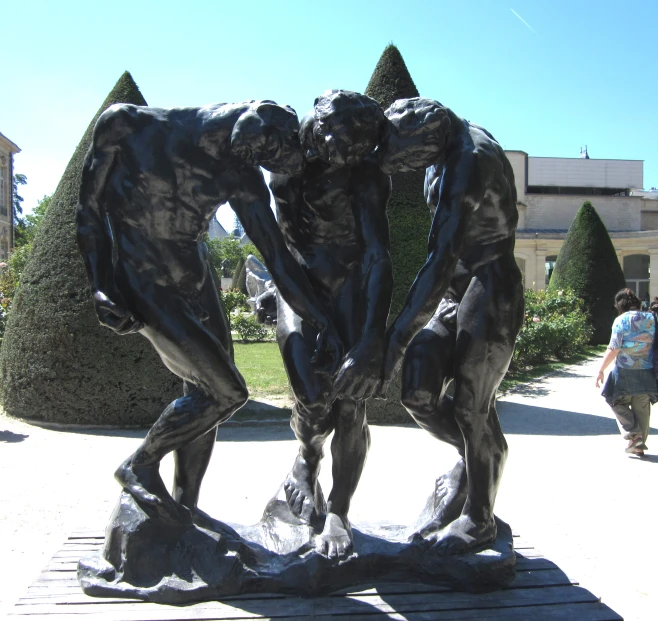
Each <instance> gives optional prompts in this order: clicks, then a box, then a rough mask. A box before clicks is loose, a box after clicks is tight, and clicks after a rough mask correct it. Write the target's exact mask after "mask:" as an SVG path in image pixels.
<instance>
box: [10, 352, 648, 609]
mask: <svg viewBox="0 0 658 621" xmlns="http://www.w3.org/2000/svg"><path fill="white" fill-rule="evenodd" d="M598 364H599V362H598V361H590V362H586V363H583V364H580V365H575V366H571V367H567V368H566V369H564V370H563V371H561V372H559V373H556V374H554V375H551V376H549V377H547V378H544V379H542V380H539V381H536V382H534V383H532V384H531V385H528V386H527V387H525V388H524V389H522V390H517V391H515V392H513V393H509V394H508V395H506V396H504V397H503V398H501V399H500V400H499V413H500V418H501V422H502V425H503V428H504V430H505V432H506V436H507V440H508V443H509V445H510V456H509V459H508V462H507V467H506V470H505V476H504V478H503V482H502V485H501V489H500V493H499V496H498V501H497V504H496V513H497V514H498V515H499V516H500V517H501V518H502V519H504V520H505V521H507V522H509V523H510V524H511V525H512V527H513V528H514V530H515V531H517V532H518V533H520V534H521V535H522V536H523V538H524V539H525V540H527V541H529V542H531V543H532V544H533V545H535V547H537V548H538V549H539V550H540V551H541V552H542V553H543V554H544V555H545V556H546V557H547V558H548V559H550V560H552V561H553V562H555V563H556V564H557V565H559V566H560V567H561V568H562V569H563V570H564V571H565V572H566V573H567V574H568V575H569V576H571V577H573V578H575V579H577V580H578V581H579V582H580V583H581V585H582V586H583V587H585V588H587V589H589V590H590V591H592V592H593V593H595V594H596V595H599V596H601V597H602V599H603V601H604V602H605V603H606V604H608V605H609V606H610V607H611V608H613V609H614V610H615V611H617V612H618V613H619V614H621V615H622V616H623V617H624V618H625V619H626V620H627V621H630V620H635V619H643V620H644V619H653V618H656V616H655V615H656V612H655V611H656V610H658V585H657V584H656V581H655V578H654V574H655V571H653V568H652V560H653V559H654V558H658V538H656V537H655V536H654V534H655V527H654V523H655V521H656V516H658V511H657V509H658V502H657V500H656V497H657V496H656V491H655V488H656V482H657V480H658V478H657V477H658V456H657V455H656V452H654V451H652V449H658V443H657V444H656V445H655V446H652V444H653V442H651V440H652V438H650V445H649V446H650V450H649V453H648V456H647V457H646V458H645V459H644V460H639V459H636V458H629V457H628V456H626V455H625V454H624V451H623V449H624V445H625V443H624V441H623V440H622V439H621V436H620V435H619V434H618V432H617V427H616V425H615V422H614V418H613V416H612V413H611V411H610V410H609V408H608V407H607V406H606V404H605V402H604V401H603V399H602V397H600V396H599V391H598V390H597V389H596V388H594V375H595V372H596V369H597V365H598ZM371 431H372V449H371V452H370V455H369V457H368V463H367V465H366V469H365V472H364V474H363V477H362V480H361V484H360V486H359V489H358V491H357V493H356V495H355V497H354V501H353V506H352V511H351V517H352V520H353V521H354V522H355V523H357V524H358V522H359V521H382V520H386V521H390V522H397V523H410V522H411V521H413V520H414V519H415V517H416V515H417V514H418V512H419V511H420V509H421V508H422V506H423V504H424V501H425V498H426V497H427V495H428V494H429V492H430V491H431V489H432V486H433V480H434V478H435V477H436V476H437V475H438V474H440V473H441V472H442V471H443V470H444V469H445V468H446V467H447V466H448V465H449V464H450V463H451V462H452V461H453V459H454V454H452V453H451V451H450V450H449V449H447V448H445V447H444V446H442V445H440V444H439V443H437V442H435V441H433V440H432V439H431V438H430V437H429V436H428V435H427V434H425V433H423V432H422V431H420V430H419V429H417V428H415V427H414V426H411V425H410V426H391V427H378V426H373V427H372V428H371ZM655 433H656V430H655V429H652V434H655ZM143 435H144V433H143V432H139V431H120V430H117V431H93V430H77V431H74V432H71V431H53V430H49V429H43V428H40V427H36V426H32V425H27V424H25V423H23V422H20V421H17V420H15V419H10V418H7V417H0V471H1V472H2V473H3V477H2V497H3V498H2V500H3V502H2V503H0V558H1V559H2V563H0V614H2V612H3V611H5V612H6V610H8V609H9V608H10V607H11V606H12V605H13V603H14V602H15V600H16V599H17V598H18V597H20V596H21V595H22V594H23V593H24V592H25V589H26V588H27V586H28V585H29V584H30V583H31V582H32V581H33V580H34V579H35V578H36V577H37V575H38V574H39V573H40V571H41V569H42V567H43V566H44V565H45V564H46V563H47V562H48V560H49V559H50V557H51V556H52V555H53V554H54V553H55V552H56V551H57V550H58V549H59V548H60V547H61V545H62V543H63V542H64V541H65V539H66V537H67V535H68V533H69V532H71V531H73V530H75V529H77V528H79V527H84V528H90V529H91V528H97V529H99V530H102V529H103V528H104V527H105V523H106V521H107V519H108V517H109V514H110V512H111V510H112V507H113V505H114V503H115V502H116V500H117V498H118V494H119V488H118V485H117V484H116V483H115V482H114V480H113V478H112V472H113V470H114V468H115V467H116V466H117V465H118V464H119V463H120V461H121V460H122V459H123V458H125V457H126V456H127V455H129V454H130V453H131V452H132V451H133V450H134V448H135V447H136V446H137V444H138V443H139V441H140V438H142V437H143ZM295 453H296V444H295V441H294V438H293V436H292V433H291V432H290V429H289V428H288V427H287V426H286V425H284V424H249V425H246V424H233V423H228V424H227V425H225V426H224V427H222V428H221V429H220V432H219V435H218V442H217V445H216V449H215V454H214V456H213V460H212V462H211V465H210V468H209V471H208V474H207V476H206V479H205V481H204V488H203V492H202V497H201V502H200V505H201V507H202V508H203V509H205V510H206V511H208V512H209V513H211V514H212V515H213V516H215V517H218V518H220V519H223V520H226V521H232V522H238V523H243V524H248V523H255V522H257V521H258V520H259V519H260V515H261V512H262V509H263V507H264V506H265V504H266V502H267V500H268V499H269V498H270V497H271V496H272V495H273V494H274V493H275V492H276V489H277V487H278V485H279V484H280V483H281V481H282V480H283V478H284V476H285V474H286V472H287V470H288V468H289V467H290V465H291V464H292V461H293V458H294V456H295ZM172 470H173V467H172V463H171V460H169V461H166V463H165V464H163V476H164V477H165V480H170V477H171V473H172ZM330 472H331V468H330V459H329V457H328V458H327V460H326V463H325V465H324V467H323V473H322V475H321V481H322V483H323V488H324V489H325V491H328V489H329V485H330V481H329V475H330ZM624 533H626V534H625V535H624ZM633 533H635V534H633ZM622 535H623V536H622Z"/></svg>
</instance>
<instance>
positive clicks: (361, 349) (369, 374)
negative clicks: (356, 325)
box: [330, 341, 384, 403]
mask: <svg viewBox="0 0 658 621" xmlns="http://www.w3.org/2000/svg"><path fill="white" fill-rule="evenodd" d="M383 357H384V347H383V345H382V344H381V343H377V342H373V341H368V342H365V343H359V344H357V345H356V346H355V347H354V348H353V349H351V350H350V351H349V353H348V354H347V355H346V356H345V359H344V360H343V363H342V364H341V366H340V369H339V370H338V373H337V374H336V377H335V378H334V387H333V390H332V393H331V398H330V403H331V402H332V401H333V400H334V399H337V398H342V399H354V400H355V401H362V400H364V399H368V398H369V397H372V395H373V394H375V390H376V389H377V387H378V385H379V383H380V378H381V366H382V360H383Z"/></svg>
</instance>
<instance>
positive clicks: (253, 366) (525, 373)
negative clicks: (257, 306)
mask: <svg viewBox="0 0 658 621" xmlns="http://www.w3.org/2000/svg"><path fill="white" fill-rule="evenodd" d="M233 347H234V349H235V364H236V365H237V367H238V369H239V370H240V373H242V375H243V377H244V379H245V381H246V382H247V388H248V389H249V394H250V396H251V397H259V396H261V397H262V396H266V395H287V394H288V376H287V375H286V371H285V368H284V366H283V360H282V358H281V354H280V352H279V346H278V345H277V344H276V343H270V342H266V343H240V342H239V341H233ZM605 349H606V346H605V345H591V346H588V347H586V348H585V350H584V351H583V352H581V353H580V354H576V355H575V356H572V357H570V358H568V359H565V360H553V361H547V362H545V363H544V364H540V365H538V366H536V367H532V368H528V369H520V370H517V371H514V372H511V371H510V372H509V373H508V374H507V375H506V376H505V379H503V381H502V382H501V384H500V388H499V390H500V391H501V392H507V391H508V390H511V389H512V388H514V387H515V386H517V385H518V384H526V383H528V382H531V381H533V380H535V379H537V378H538V377H542V376H543V375H546V374H547V373H551V372H553V371H559V370H560V369H561V368H563V367H565V366H568V365H570V364H575V363H577V362H583V361H585V360H589V359H591V358H596V357H598V356H602V355H603V352H605Z"/></svg>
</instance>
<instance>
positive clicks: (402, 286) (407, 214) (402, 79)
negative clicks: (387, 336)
mask: <svg viewBox="0 0 658 621" xmlns="http://www.w3.org/2000/svg"><path fill="white" fill-rule="evenodd" d="M365 94H366V95H368V96H369V97H372V98H373V99H375V100H376V101H377V102H378V103H379V105H380V106H381V107H382V108H384V110H385V109H386V108H388V107H389V106H390V105H391V104H392V103H393V102H394V101H395V100H396V99H407V98H411V97H418V90H417V89H416V85H415V84H414V81H413V80H412V79H411V75H410V74H409V70H408V69H407V66H406V64H405V62H404V59H403V58H402V55H401V54H400V51H399V50H398V48H397V47H395V45H392V44H391V45H388V46H387V47H386V49H385V50H384V52H383V54H382V55H381V58H380V59H379V62H378V63H377V66H376V67H375V71H374V73H373V74H372V77H371V78H370V82H368V86H367V88H366V92H365ZM392 181H393V194H392V195H391V200H390V201H389V203H388V220H389V224H390V230H391V258H392V260H393V282H394V285H393V300H392V304H391V316H392V317H394V316H395V315H396V314H397V313H398V312H399V311H400V309H401V308H402V306H403V304H404V301H405V299H406V297H407V293H408V292H409V288H410V287H411V284H412V283H413V281H414V279H415V278H416V274H417V273H418V270H419V269H420V268H421V267H422V266H423V264H424V263H425V260H426V259H427V238H428V236H429V231H430V226H431V224H432V217H431V215H430V212H429V209H428V208H427V203H426V201H425V197H424V196H423V186H424V182H425V171H414V172H409V173H398V174H396V175H393V177H392Z"/></svg>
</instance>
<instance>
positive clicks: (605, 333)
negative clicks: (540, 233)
mask: <svg viewBox="0 0 658 621" xmlns="http://www.w3.org/2000/svg"><path fill="white" fill-rule="evenodd" d="M625 286H626V281H625V279H624V272H623V270H622V268H621V266H620V265H619V260H618V259H617V253H616V252H615V248H614V246H613V245H612V241H611V240H610V236H609V235H608V231H607V230H606V228H605V226H604V224H603V222H601V218H600V217H599V214H598V213H596V209H594V206H593V205H592V203H590V202H589V201H585V202H584V203H583V206H582V207H581V208H580V209H579V210H578V213H577V214H576V217H575V218H574V221H573V222H572V223H571V226H570V227H569V231H568V232H567V236H566V237H565V239H564V244H563V245H562V249H561V250H560V254H558V257H557V260H556V262H555V269H554V270H553V274H552V276H551V280H550V282H549V284H548V289H549V290H550V291H559V290H560V289H566V288H567V287H570V288H571V289H573V290H574V292H575V293H576V295H577V296H578V297H579V298H582V299H583V300H584V302H585V305H586V308H587V310H588V313H589V315H590V319H591V322H592V325H593V327H594V334H593V335H592V341H591V342H592V343H594V344H597V345H598V344H607V343H608V341H609V340H610V328H611V326H612V322H613V321H614V319H615V317H616V316H617V311H616V310H615V308H614V306H613V304H614V296H615V293H617V291H619V290H620V289H622V288H624V287H625Z"/></svg>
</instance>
